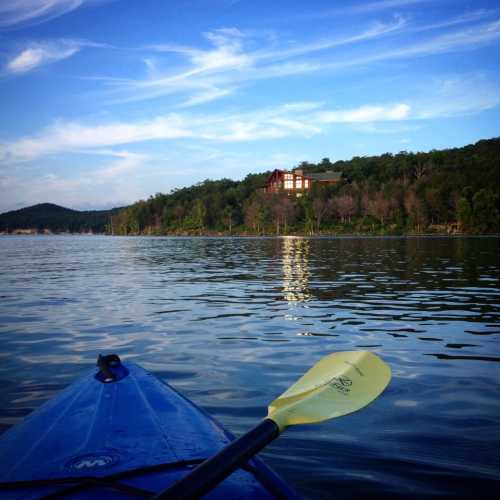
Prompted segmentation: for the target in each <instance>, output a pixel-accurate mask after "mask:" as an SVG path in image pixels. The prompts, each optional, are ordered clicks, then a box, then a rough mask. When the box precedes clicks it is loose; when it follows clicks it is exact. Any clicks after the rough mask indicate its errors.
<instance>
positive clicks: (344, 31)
mask: <svg viewBox="0 0 500 500" xmlns="http://www.w3.org/2000/svg"><path fill="white" fill-rule="evenodd" d="M499 49H500V2H495V1H460V0H435V1H433V0H367V1H360V0H356V1H354V0H353V1H342V2H341V1H326V0H323V1H311V2H303V1H298V0H297V1H294V0H273V1H269V0H266V1H261V0H240V1H238V0H184V1H180V0H179V1H174V0H171V1H162V0H155V1H153V0H2V2H0V124H1V126H0V211H6V210H11V209H15V208H20V207H23V206H27V205H31V204H34V203H41V202H54V203H58V204H61V205H64V206H67V207H71V208H77V209H89V208H107V207H111V206H120V205H124V204H128V203H131V202H133V201H137V200H138V199H140V198H147V197H148V196H149V195H151V194H154V193H157V192H169V191H170V190H171V189H174V188H178V187H183V186H188V185H191V184H194V183H196V182H200V181H202V180H204V179H207V178H209V179H219V178H222V177H229V178H232V179H241V178H243V177H244V176H245V175H246V174H247V173H252V172H262V171H265V170H271V169H274V168H292V167H293V166H295V165H297V164H298V163H300V162H301V161H303V160H307V161H319V160H321V159H322V158H324V157H328V158H330V159H331V160H338V159H349V158H351V157H352V156H364V155H373V154H380V153H384V152H386V151H389V152H393V153H397V152H399V151H401V150H409V151H427V150H430V149H441V148H447V147H455V146H462V145H465V144H468V143H472V142H475V141H477V140H479V139H485V138H491V137H495V136H498V135H500V127H499V125H500V69H499V68H500V65H499V56H498V53H499Z"/></svg>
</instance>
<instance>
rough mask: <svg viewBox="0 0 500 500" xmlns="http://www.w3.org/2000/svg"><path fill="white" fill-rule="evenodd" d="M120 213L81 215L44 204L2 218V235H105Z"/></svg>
mask: <svg viewBox="0 0 500 500" xmlns="http://www.w3.org/2000/svg"><path fill="white" fill-rule="evenodd" d="M119 210H120V209H113V210H96V211H85V212H81V211H78V210H71V209H69V208H64V207H61V206H59V205H54V204H52V203H41V204H38V205H33V206H31V207H26V208H21V209H20V210H13V211H11V212H6V213H3V214H0V232H3V233H13V232H20V231H31V232H37V233H42V232H47V231H48V232H52V233H68V232H69V233H89V232H90V233H105V232H107V231H108V230H109V223H110V216H111V215H112V214H113V213H117V212H118V211H119Z"/></svg>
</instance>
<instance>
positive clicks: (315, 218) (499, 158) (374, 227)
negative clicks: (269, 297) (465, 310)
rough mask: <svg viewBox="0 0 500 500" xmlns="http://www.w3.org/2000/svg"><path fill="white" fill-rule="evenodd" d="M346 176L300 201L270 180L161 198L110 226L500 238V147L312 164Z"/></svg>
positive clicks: (214, 184)
mask: <svg viewBox="0 0 500 500" xmlns="http://www.w3.org/2000/svg"><path fill="white" fill-rule="evenodd" d="M298 166H300V167H301V168H303V169H304V172H305V173H307V172H322V171H327V170H333V171H339V172H342V181H341V182H340V183H339V184H337V185H335V186H329V187H319V186H316V187H314V188H313V189H312V190H310V191H309V192H308V193H307V195H305V196H303V197H301V198H295V197H292V196H288V195H287V194H286V193H278V194H275V195H268V194H265V193H263V192H262V191H261V190H259V188H260V187H262V186H264V184H265V181H266V178H267V176H268V175H269V172H267V173H263V174H258V175H255V174H251V175H249V176H247V177H246V178H245V179H244V180H243V181H238V182H237V181H232V180H229V179H222V180H219V181H210V180H206V181H204V182H202V183H200V184H197V185H195V186H191V187H189V188H184V189H178V190H174V191H172V192H171V193H169V194H161V193H159V194H156V195H155V196H152V197H150V198H149V199H148V200H146V201H139V202H137V203H135V204H133V205H131V206H130V207H127V208H125V209H123V210H122V211H121V212H120V213H119V214H118V215H117V216H116V217H113V229H114V232H115V234H214V233H215V234H221V233H222V234H234V233H240V234H294V233H296V234H318V233H322V232H324V233H330V232H335V233H376V234H401V233H414V232H417V233H418V232H433V231H434V232H448V233H450V232H465V233H492V232H500V218H499V209H500V205H499V203H500V198H499V189H500V138H495V139H490V140H482V141H479V142H477V143H476V144H474V145H469V146H465V147H462V148H455V149H447V150H442V151H430V152H428V153H409V152H406V151H402V152H400V153H398V154H395V155H393V154H389V153H387V154H383V155H380V156H371V157H354V158H352V159H351V160H349V161H337V162H334V163H332V162H330V160H329V159H327V158H325V159H324V160H322V161H321V162H319V163H317V164H314V163H308V162H303V163H301V164H300V165H298Z"/></svg>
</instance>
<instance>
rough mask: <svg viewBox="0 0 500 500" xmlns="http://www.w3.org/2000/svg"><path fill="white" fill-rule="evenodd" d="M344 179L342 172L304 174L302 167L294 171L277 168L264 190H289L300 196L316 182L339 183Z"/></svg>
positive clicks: (267, 191) (271, 191)
mask: <svg viewBox="0 0 500 500" xmlns="http://www.w3.org/2000/svg"><path fill="white" fill-rule="evenodd" d="M341 180H342V172H332V171H331V170H330V171H328V172H320V173H316V174H304V171H303V170H302V169H301V168H296V169H295V170H293V171H292V172H288V171H287V170H278V169H276V170H275V171H274V172H273V173H272V174H271V175H270V176H269V178H268V179H267V182H266V185H265V187H264V191H265V192H266V193H277V192H279V191H287V192H289V193H295V194H296V195H297V196H300V195H301V194H302V193H303V192H304V191H305V190H307V189H310V188H311V187H312V185H313V184H314V183H319V184H323V185H324V184H337V183H338V182H340V181H341Z"/></svg>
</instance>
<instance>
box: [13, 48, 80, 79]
mask: <svg viewBox="0 0 500 500" xmlns="http://www.w3.org/2000/svg"><path fill="white" fill-rule="evenodd" d="M86 45H89V43H88V42H82V41H77V40H56V41H49V42H32V43H31V44H30V45H29V46H28V47H26V48H24V49H23V50H21V51H20V52H19V53H18V54H16V55H15V56H13V57H12V58H11V59H10V61H9V62H8V63H7V64H6V66H5V68H4V72H5V73H7V74H20V73H27V72H28V71H32V70H34V69H36V68H39V67H40V66H45V65H47V64H52V63H55V62H57V61H62V60H63V59H67V58H68V57H71V56H72V55H74V54H76V53H77V52H79V51H80V49H81V48H82V47H84V46H86Z"/></svg>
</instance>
